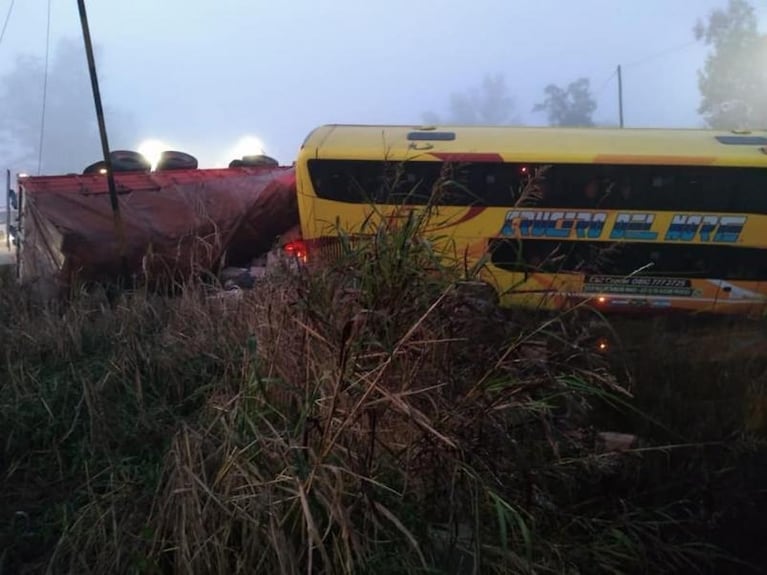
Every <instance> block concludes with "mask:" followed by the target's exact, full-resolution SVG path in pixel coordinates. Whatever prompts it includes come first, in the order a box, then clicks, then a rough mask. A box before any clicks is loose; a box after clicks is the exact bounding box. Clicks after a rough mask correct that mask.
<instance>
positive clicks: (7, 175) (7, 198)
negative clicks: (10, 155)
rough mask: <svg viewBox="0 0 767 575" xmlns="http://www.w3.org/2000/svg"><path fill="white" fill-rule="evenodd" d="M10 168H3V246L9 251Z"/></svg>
mask: <svg viewBox="0 0 767 575" xmlns="http://www.w3.org/2000/svg"><path fill="white" fill-rule="evenodd" d="M10 194H11V170H5V247H6V248H8V251H11V196H10Z"/></svg>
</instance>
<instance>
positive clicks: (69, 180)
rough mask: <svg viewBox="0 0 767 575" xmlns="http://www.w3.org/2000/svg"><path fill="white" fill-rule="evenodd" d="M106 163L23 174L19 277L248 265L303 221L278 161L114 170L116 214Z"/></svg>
mask: <svg viewBox="0 0 767 575" xmlns="http://www.w3.org/2000/svg"><path fill="white" fill-rule="evenodd" d="M104 172H105V170H104V169H100V170H86V172H85V173H83V174H71V175H64V176H41V177H19V179H18V193H17V203H18V222H17V224H16V226H15V229H16V232H17V237H18V241H17V248H16V249H17V250H18V254H17V262H18V269H17V277H18V279H19V281H20V282H21V283H22V284H27V285H40V286H41V287H46V288H49V289H51V288H53V289H57V288H66V287H68V286H71V285H72V284H73V283H74V282H114V281H116V280H126V279H127V280H130V281H132V282H136V281H138V282H140V283H146V282H148V283H152V284H154V283H157V282H165V281H168V280H171V281H172V280H178V279H183V278H185V277H189V276H190V275H193V274H198V273H210V272H213V273H216V272H218V271H220V270H221V269H222V268H223V267H224V266H241V267H248V266H249V265H250V264H251V263H252V262H253V260H254V259H256V258H259V256H263V255H264V254H265V253H266V252H268V251H269V250H270V249H271V248H272V247H273V246H274V245H275V242H276V241H277V240H278V238H280V237H282V236H284V235H285V234H289V233H290V232H291V230H294V229H295V228H296V226H297V225H298V212H297V207H296V183H295V171H294V169H293V168H292V167H285V166H278V165H276V162H275V163H266V164H264V165H244V164H243V163H242V162H233V164H232V165H230V167H229V168H226V169H195V168H193V169H188V168H186V169H173V170H165V171H149V170H136V171H124V172H118V171H116V170H115V173H114V180H115V185H116V191H117V199H118V207H119V215H117V214H115V211H114V210H113V206H112V203H111V201H110V193H109V188H108V181H107V176H106V175H105V173H104ZM126 276H127V277H126Z"/></svg>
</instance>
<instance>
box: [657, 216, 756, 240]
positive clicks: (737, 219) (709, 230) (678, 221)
mask: <svg viewBox="0 0 767 575" xmlns="http://www.w3.org/2000/svg"><path fill="white" fill-rule="evenodd" d="M746 220H747V217H746V216H709V215H707V216H701V215H695V214H693V215H688V214H675V215H674V216H673V217H672V218H671V225H669V227H668V230H667V231H666V236H665V239H666V241H681V242H691V241H694V240H695V238H696V237H699V238H700V241H701V242H714V243H735V242H737V241H738V240H739V239H740V235H741V233H743V227H744V226H745V224H746Z"/></svg>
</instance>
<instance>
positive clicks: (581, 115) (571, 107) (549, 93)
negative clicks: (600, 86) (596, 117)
mask: <svg viewBox="0 0 767 575" xmlns="http://www.w3.org/2000/svg"><path fill="white" fill-rule="evenodd" d="M544 93H545V94H546V99H545V100H544V101H543V102H542V103H540V104H536V105H535V107H534V108H533V111H534V112H545V113H546V115H547V117H548V120H549V123H550V124H551V125H554V126H577V127H583V126H593V125H594V121H593V120H592V115H593V114H594V112H595V111H596V109H597V103H596V101H595V100H594V97H593V96H592V94H591V88H590V86H589V79H588V78H578V79H577V80H575V81H573V82H570V83H569V84H568V85H567V87H566V88H560V87H559V86H556V85H554V84H549V85H548V86H546V89H545V90H544Z"/></svg>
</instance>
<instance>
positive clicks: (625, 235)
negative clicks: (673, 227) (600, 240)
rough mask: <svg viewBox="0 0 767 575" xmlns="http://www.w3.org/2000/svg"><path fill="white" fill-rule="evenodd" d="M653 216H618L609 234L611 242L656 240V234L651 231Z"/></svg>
mask: <svg viewBox="0 0 767 575" xmlns="http://www.w3.org/2000/svg"><path fill="white" fill-rule="evenodd" d="M654 222H655V215H654V214H618V215H617V217H616V218H615V224H613V229H612V231H611V232H610V239H611V240H638V241H641V240H645V241H652V240H655V239H657V238H658V232H654V231H652V225H653V223H654Z"/></svg>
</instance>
